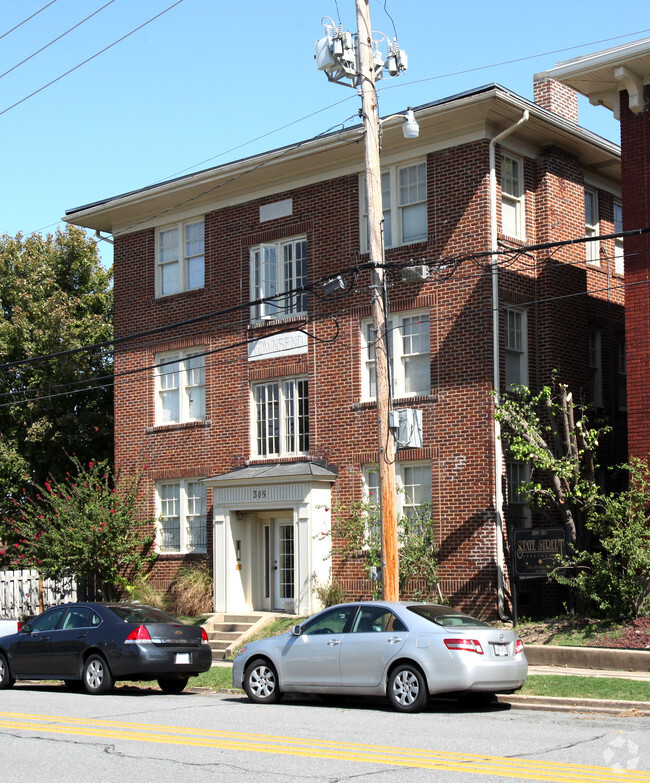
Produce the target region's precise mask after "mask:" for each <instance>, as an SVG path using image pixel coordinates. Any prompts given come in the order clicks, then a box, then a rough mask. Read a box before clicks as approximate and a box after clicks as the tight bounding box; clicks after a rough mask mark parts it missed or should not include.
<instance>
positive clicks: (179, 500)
mask: <svg viewBox="0 0 650 783" xmlns="http://www.w3.org/2000/svg"><path fill="white" fill-rule="evenodd" d="M156 495H157V503H158V530H157V534H158V535H157V543H158V549H159V550H160V552H163V553H164V552H205V551H206V549H207V541H206V502H205V486H204V484H203V482H201V481H199V480H197V479H180V480H177V481H160V482H158V483H157V484H156Z"/></svg>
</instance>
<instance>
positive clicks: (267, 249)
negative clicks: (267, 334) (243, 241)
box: [250, 237, 307, 321]
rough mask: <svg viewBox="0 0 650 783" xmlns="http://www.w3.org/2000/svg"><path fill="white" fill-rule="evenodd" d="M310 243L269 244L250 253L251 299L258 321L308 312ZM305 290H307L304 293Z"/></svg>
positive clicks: (285, 241)
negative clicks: (254, 302)
mask: <svg viewBox="0 0 650 783" xmlns="http://www.w3.org/2000/svg"><path fill="white" fill-rule="evenodd" d="M306 285H307V240H306V239H305V237H300V238H297V239H287V240H283V241H281V242H267V243H264V244H261V245H258V246H257V247H253V248H251V251H250V295H251V300H252V301H257V300H258V299H264V300H268V301H263V302H260V303H259V304H256V305H254V306H253V308H252V318H253V320H255V321H259V320H264V319H272V318H288V317H291V316H297V315H305V313H306V312H307V291H306V290H304V287H305V286H306ZM301 289H303V290H301Z"/></svg>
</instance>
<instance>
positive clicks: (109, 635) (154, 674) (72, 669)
mask: <svg viewBox="0 0 650 783" xmlns="http://www.w3.org/2000/svg"><path fill="white" fill-rule="evenodd" d="M211 665H212V653H211V650H210V645H209V642H208V637H207V634H206V632H205V629H204V628H202V627H200V626H196V625H184V624H183V623H181V622H180V621H179V620H176V618H174V617H172V616H171V615H169V614H167V613H166V612H163V611H161V610H160V609H154V608H153V607H151V606H144V605H142V604H127V603H106V604H99V603H75V604H66V605H64V606H55V607H53V608H52V609H48V610H47V611H46V612H43V614H41V615H39V616H38V617H36V618H34V619H33V620H32V621H31V622H29V623H26V624H25V625H23V627H22V629H21V630H20V631H19V632H18V633H15V634H10V635H9V636H2V637H0V689H2V688H10V687H11V686H12V685H13V684H14V682H15V681H16V680H64V681H65V682H66V684H67V685H69V686H70V687H72V688H74V687H80V686H83V688H84V689H85V690H86V691H87V692H88V693H107V692H108V691H109V690H110V689H111V688H112V687H113V683H114V682H115V681H116V680H126V679H129V680H157V681H158V684H159V685H160V687H161V689H162V690H163V691H164V692H165V693H180V692H181V691H182V690H183V689H184V688H185V686H186V685H187V682H188V679H189V678H190V677H192V676H195V675H197V674H199V673H200V672H204V671H207V670H208V669H209V668H210V666H211Z"/></svg>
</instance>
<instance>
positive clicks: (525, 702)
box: [497, 695, 650, 718]
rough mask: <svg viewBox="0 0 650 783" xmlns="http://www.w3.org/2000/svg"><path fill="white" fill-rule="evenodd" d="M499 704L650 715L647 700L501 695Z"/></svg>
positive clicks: (524, 707) (519, 707) (518, 706)
mask: <svg viewBox="0 0 650 783" xmlns="http://www.w3.org/2000/svg"><path fill="white" fill-rule="evenodd" d="M497 701H498V703H499V704H508V705H510V706H511V707H513V708H514V709H519V710H553V711H556V712H558V711H559V712H586V713H602V714H604V715H618V716H619V717H626V718H630V717H638V718H645V717H648V716H650V704H649V703H648V702H645V701H607V702H603V701H598V700H597V699H566V698H561V697H558V696H516V695H511V696H499V695H497Z"/></svg>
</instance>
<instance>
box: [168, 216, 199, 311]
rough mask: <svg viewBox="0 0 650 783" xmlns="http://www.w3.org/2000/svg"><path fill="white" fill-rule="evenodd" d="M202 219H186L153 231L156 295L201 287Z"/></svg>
mask: <svg viewBox="0 0 650 783" xmlns="http://www.w3.org/2000/svg"><path fill="white" fill-rule="evenodd" d="M204 253H205V238H204V221H203V218H201V219H200V220H193V221H187V222H185V223H176V224H174V225H171V226H165V227H164V228H159V229H158V231H157V232H156V296H159V297H160V296H169V295H170V294H178V293H180V292H181V291H192V290H194V289H195V288H203V286H204V284H205V256H204Z"/></svg>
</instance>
